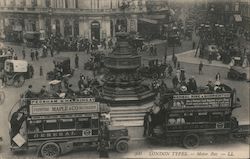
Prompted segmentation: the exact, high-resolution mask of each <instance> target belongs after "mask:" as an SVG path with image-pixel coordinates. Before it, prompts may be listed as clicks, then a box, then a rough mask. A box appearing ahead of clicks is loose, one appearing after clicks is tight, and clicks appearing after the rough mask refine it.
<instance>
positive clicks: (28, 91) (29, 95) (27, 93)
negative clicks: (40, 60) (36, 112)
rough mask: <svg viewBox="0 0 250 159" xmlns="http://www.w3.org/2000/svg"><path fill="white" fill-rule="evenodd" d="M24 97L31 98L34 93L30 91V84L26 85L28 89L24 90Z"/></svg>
mask: <svg viewBox="0 0 250 159" xmlns="http://www.w3.org/2000/svg"><path fill="white" fill-rule="evenodd" d="M24 97H25V98H33V97H34V93H33V91H32V85H29V86H28V90H27V91H26V92H25V94H24Z"/></svg>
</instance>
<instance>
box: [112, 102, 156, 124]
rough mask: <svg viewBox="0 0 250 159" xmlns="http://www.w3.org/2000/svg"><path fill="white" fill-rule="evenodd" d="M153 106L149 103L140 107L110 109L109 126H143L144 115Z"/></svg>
mask: <svg viewBox="0 0 250 159" xmlns="http://www.w3.org/2000/svg"><path fill="white" fill-rule="evenodd" d="M153 104H154V103H153V102H149V103H146V104H144V105H142V106H131V105H130V106H119V107H111V108H110V109H111V112H110V118H111V124H112V125H114V126H143V120H144V115H145V113H146V111H147V110H148V109H149V108H151V107H152V106H153Z"/></svg>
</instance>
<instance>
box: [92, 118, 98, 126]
mask: <svg viewBox="0 0 250 159" xmlns="http://www.w3.org/2000/svg"><path fill="white" fill-rule="evenodd" d="M92 128H98V119H92Z"/></svg>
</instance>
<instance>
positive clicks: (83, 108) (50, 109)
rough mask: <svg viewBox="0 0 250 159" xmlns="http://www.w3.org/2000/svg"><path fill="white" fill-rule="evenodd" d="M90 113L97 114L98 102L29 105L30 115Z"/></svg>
mask: <svg viewBox="0 0 250 159" xmlns="http://www.w3.org/2000/svg"><path fill="white" fill-rule="evenodd" d="M91 112H99V103H98V102H85V103H70V104H51V105H48V104H44V105H43V104H40V105H30V115H52V114H72V113H91Z"/></svg>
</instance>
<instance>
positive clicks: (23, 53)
mask: <svg viewBox="0 0 250 159" xmlns="http://www.w3.org/2000/svg"><path fill="white" fill-rule="evenodd" d="M22 55H23V59H25V57H26V53H25V49H24V47H23V50H22Z"/></svg>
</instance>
